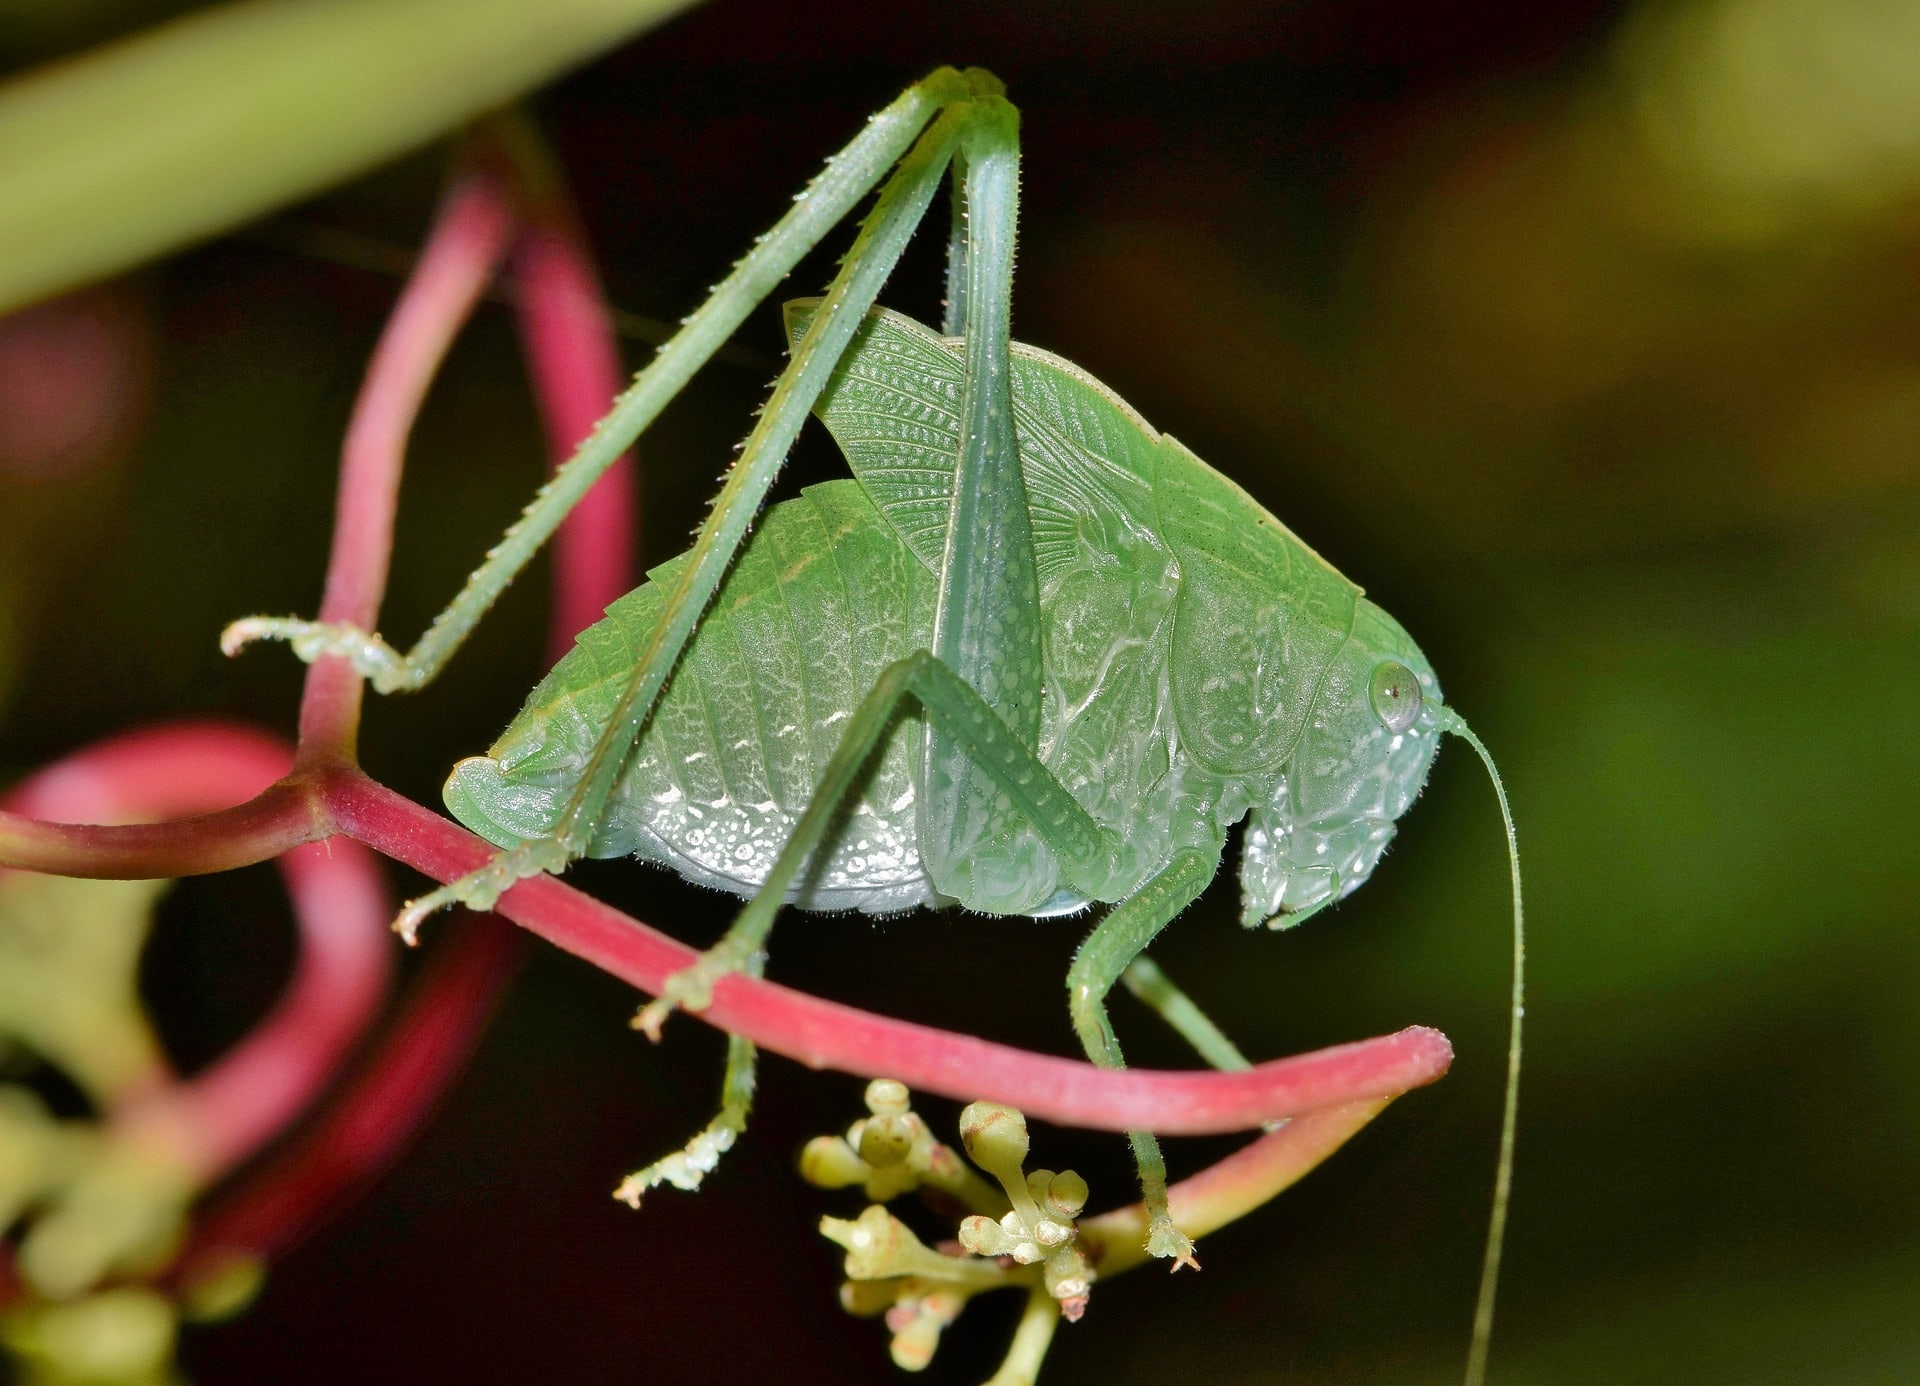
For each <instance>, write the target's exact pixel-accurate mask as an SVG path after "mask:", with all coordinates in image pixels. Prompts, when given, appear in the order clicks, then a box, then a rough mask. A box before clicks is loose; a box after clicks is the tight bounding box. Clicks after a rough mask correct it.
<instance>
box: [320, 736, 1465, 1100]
mask: <svg viewBox="0 0 1920 1386" xmlns="http://www.w3.org/2000/svg"><path fill="white" fill-rule="evenodd" d="M322 792H323V795H324V797H325V800H326V804H327V808H328V811H329V812H330V814H331V815H332V818H333V821H334V822H335V823H337V824H338V825H339V827H340V830H341V831H342V832H345V833H348V834H350V835H351V836H353V837H356V838H359V839H360V840H361V841H362V842H365V843H366V844H367V845H368V846H370V847H372V848H374V850H376V851H378V852H382V853H384V854H386V855H387V856H390V857H393V858H394V859H396V860H398V861H404V862H406V863H407V864H408V865H410V866H412V867H414V868H416V869H418V870H420V871H423V872H425V873H426V874H427V875H429V876H432V877H434V878H435V879H436V880H441V881H450V880H453V879H454V878H455V877H457V876H460V875H462V874H464V873H466V872H468V871H471V870H474V869H475V868H476V867H478V866H480V865H482V864H483V863H484V862H485V861H486V860H487V859H488V857H489V855H490V854H491V852H492V850H493V849H492V848H491V847H489V846H488V845H487V844H486V843H484V842H482V841H481V840H480V839H479V838H477V837H475V836H473V835H472V834H471V833H468V832H466V831H465V830H464V829H461V828H458V827H456V826H454V825H453V824H452V823H449V822H447V821H446V819H444V818H441V817H439V816H438V815H437V814H433V813H429V812H428V811H427V810H426V809H423V808H421V807H420V806H419V805H418V804H415V803H412V802H411V801H409V800H407V799H405V798H403V797H401V796H400V795H398V794H396V793H394V792H393V791H392V790H390V789H388V788H386V786H384V785H381V784H378V783H376V782H374V781H373V780H370V779H368V778H367V777H366V776H365V775H364V774H361V773H360V772H358V771H356V770H351V769H346V768H340V769H336V770H332V771H330V772H329V773H328V774H327V776H326V778H325V781H324V789H323V791H322ZM497 909H498V912H499V913H501V914H504V915H506V916H507V917H508V918H509V919H511V920H513V921H514V922H515V923H517V924H520V925H521V926H522V927H524V928H526V929H527V930H528V931H530V932H532V933H534V934H538V935H539V936H540V937H541V938H544V939H546V940H547V941H548V942H549V943H552V944H555V945H556V946H558V947H560V948H564V949H565V950H566V951H567V952H569V953H572V954H574V955H575V956H577V957H581V958H584V959H586V960H587V961H588V962H590V963H592V964H593V965H594V966H596V967H598V968H600V969H602V970H603V971H605V972H608V973H611V974H612V975H613V976H616V977H619V978H621V979H622V980H624V981H627V982H630V983H631V984H633V985H634V986H636V987H638V988H640V989H641V990H642V991H646V992H651V993H654V994H658V992H659V991H660V988H661V985H662V983H664V982H665V980H666V978H667V977H668V976H670V975H671V974H672V973H674V972H677V971H679V970H680V969H681V968H684V967H686V966H688V965H689V964H691V963H692V962H693V960H694V958H695V953H694V951H693V950H692V949H691V948H689V947H687V946H686V945H685V944H682V943H678V942H676V941H674V940H673V939H671V938H668V937H667V936H666V935H665V934H662V933H659V932H657V931H655V930H653V929H650V928H648V927H647V926H646V925H644V924H642V923H640V922H639V921H638V920H636V919H633V918H631V917H630V916H628V915H624V914H622V913H620V912H619V911H618V910H615V909H613V908H612V907H611V906H609V905H604V904H602V903H601V902H600V901H598V900H595V899H592V898H591V897H589V896H586V895H582V894H581V893H580V892H579V891H576V890H574V889H572V888H571V887H569V886H566V885H564V884H562V883H561V882H560V881H557V880H554V879H553V878H551V877H543V878H535V879H533V880H528V881H522V882H521V883H520V884H519V885H517V886H515V887H514V888H513V889H512V890H510V891H508V892H507V894H506V895H504V896H503V897H501V900H500V903H499V905H498V907H497ZM699 1018H700V1019H701V1020H704V1021H706V1022H707V1023H708V1024H710V1025H713V1026H715V1027H716V1028H718V1029H721V1030H725V1031H727V1032H728V1033H730V1034H740V1035H745V1036H746V1037H748V1038H749V1039H752V1040H753V1041H754V1042H755V1043H757V1044H760V1045H762V1046H763V1047H765V1048H767V1049H770V1050H772V1051H773V1052H775V1053H777V1054H784V1055H786V1056H787V1057H788V1058H790V1059H794V1060H796V1061H798V1062H800V1063H803V1064H806V1065H807V1066H808V1067H810V1068H832V1069H838V1070H841V1071H843V1072H846V1073H857V1074H862V1075H865V1076H867V1077H879V1076H885V1077H890V1078H898V1079H899V1080H900V1081H902V1082H904V1083H906V1084H907V1085H908V1086H909V1087H911V1088H914V1089H917V1090H920V1091H925V1092H937V1093H941V1094H943V1095H945V1096H948V1097H953V1098H957V1099H959V1100H962V1101H972V1100H973V1099H975V1098H979V1097H991V1098H993V1099H995V1100H997V1101H1001V1102H1007V1103H1010V1104H1011V1105H1013V1106H1016V1107H1018V1108H1020V1109H1021V1110H1022V1111H1024V1112H1026V1113H1027V1114H1028V1115H1030V1116H1036V1117H1040V1118H1042V1119H1044V1120H1048V1121H1055V1122H1059V1123H1062V1124H1064V1125H1070V1126H1084V1127H1091V1128H1094V1129H1097V1130H1109V1131H1125V1130H1134V1129H1151V1130H1154V1131H1158V1132H1161V1133H1162V1134H1165V1135H1170V1136H1179V1135H1204V1134H1209V1133H1215V1132H1223V1131H1244V1130H1249V1129H1251V1128H1253V1127H1255V1126H1259V1125H1261V1124H1263V1123H1264V1122H1267V1121H1270V1120H1273V1119H1275V1118H1278V1117H1283V1116H1291V1115H1293V1114H1295V1113H1298V1112H1303V1111H1308V1110H1311V1109H1314V1108H1318V1107H1326V1106H1331V1105H1333V1104H1335V1103H1341V1102H1352V1101H1356V1100H1359V1099H1363V1098H1370V1097H1389V1096H1393V1095H1394V1094H1397V1093H1401V1092H1404V1091H1406V1090H1407V1089H1408V1088H1415V1087H1419V1086H1421V1085H1422V1084H1425V1083H1431V1082H1433V1081H1434V1080H1435V1079H1437V1078H1439V1077H1440V1076H1441V1075H1442V1074H1443V1073H1445V1072H1446V1071H1447V1066H1448V1065H1449V1064H1450V1063H1451V1062H1452V1059H1453V1049H1452V1046H1451V1045H1449V1044H1448V1042H1447V1038H1446V1036H1445V1035H1442V1034H1441V1033H1440V1032H1439V1031H1437V1030H1429V1029H1426V1028H1424V1027H1421V1026H1412V1027H1410V1028H1408V1029H1405V1030H1401V1031H1400V1032H1398V1033H1397V1034H1393V1035H1387V1036H1383V1037H1381V1038H1378V1039H1371V1040H1363V1041H1361V1042H1359V1043H1357V1044H1345V1045H1337V1046H1335V1047H1333V1048H1330V1049H1322V1050H1319V1051H1316V1052H1315V1053H1311V1054H1302V1055H1297V1056H1295V1057H1293V1058H1287V1059H1276V1060H1274V1061H1272V1062H1270V1063H1265V1064H1259V1065H1257V1066H1255V1067H1254V1068H1251V1069H1248V1070H1246V1071H1244V1072H1239V1073H1184V1072H1182V1073H1168V1072H1156V1071H1152V1070H1147V1069H1124V1070H1114V1069H1102V1068H1095V1067H1094V1066H1093V1065H1091V1064H1088V1063H1085V1062H1082V1061H1079V1060H1072V1059H1061V1058H1055V1057H1052V1056H1048V1055H1041V1054H1030V1053H1027V1052H1025V1051H1022V1050H1018V1049H1010V1048H1008V1047H1007V1046H1005V1045H999V1044H993V1043H991V1042H989V1041H987V1040H982V1039H976V1038H975V1037H973V1036H971V1035H959V1034H954V1033H951V1032H948V1031H943V1030H935V1029H931V1028H929V1027H927V1026H923V1025H914V1024H910V1023H908V1022H906V1021H901V1020H891V1019H887V1018H885V1017H882V1016H876V1015H872V1014H869V1013H867V1012H865V1011H859V1010H855V1009H854V1008H852V1007H850V1006H842V1005H838V1004H836V1003H834V1002H831V1001H823V1000H821V999H819V998H817V997H812V996H807V995H804V994H802V993H800V992H795V991H790V990H788V989H787V988H785V987H781V986H776V985H775V984H773V983H771V982H765V981H757V980H755V979H753V978H749V977H744V976H733V977H728V978H726V979H725V980H724V981H722V982H721V983H720V984H719V985H718V986H717V987H716V988H715V989H714V996H713V1005H712V1006H710V1007H709V1008H708V1009H706V1010H704V1011H702V1012H700V1013H699Z"/></svg>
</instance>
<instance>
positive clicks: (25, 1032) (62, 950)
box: [0, 872, 171, 1106]
mask: <svg viewBox="0 0 1920 1386" xmlns="http://www.w3.org/2000/svg"><path fill="white" fill-rule="evenodd" d="M170 884H171V882H169V881H82V880H72V879H69V878H67V877H63V876H35V875H29V874H27V873H24V872H22V873H18V874H13V875H9V876H7V877H6V878H5V879H4V880H0V1036H6V1037H9V1038H13V1039H17V1040H19V1041H21V1042H22V1043H24V1044H26V1045H28V1046H29V1047H31V1048H32V1049H33V1050H34V1052H35V1053H37V1054H38V1055H39V1056H40V1057H41V1058H43V1059H45V1060H47V1061H48V1062H50V1063H52V1064H54V1065H56V1066H58V1067H59V1068H61V1069H63V1070H64V1071H65V1072H66V1073H67V1074H68V1075H69V1076H70V1077H72V1079H73V1080H74V1081H75V1082H76V1083H78V1084H79V1085H80V1086H81V1087H82V1088H83V1089H85V1091H86V1093H87V1096H89V1097H90V1098H92V1099H93V1100H94V1101H95V1102H96V1103H99V1104H101V1105H103V1106H104V1105H107V1104H108V1103H110V1102H111V1101H112V1099H113V1098H114V1097H115V1096H117V1095H118V1094H120V1093H122V1092H124V1091H125V1090H126V1089H127V1088H128V1087H129V1086H131V1085H134V1084H136V1083H139V1082H141V1081H143V1080H150V1079H152V1078H153V1076H154V1075H155V1074H156V1073H158V1072H161V1071H163V1070H164V1064H165V1061H164V1060H163V1059H162V1058H161V1056H160V1049H159V1046H158V1044H157V1043H156V1042H155V1040H154V1037H153V1031H152V1030H151V1029H150V1028H149V1026H148V1025H147V1020H146V1012H145V1009H144V1008H143V1007H142V1005H141V1004H140V994H139V988H138V982H139V971H140V950H141V949H142V948H143V947H144V946H145V945H146V940H147V931H148V929H149V927H150V926H151V924H152V921H153V905H154V902H155V900H157V899H158V898H159V896H160V894H161V893H162V892H163V891H165V890H166V888H167V886H168V885H170Z"/></svg>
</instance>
